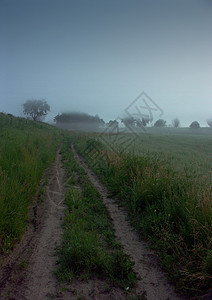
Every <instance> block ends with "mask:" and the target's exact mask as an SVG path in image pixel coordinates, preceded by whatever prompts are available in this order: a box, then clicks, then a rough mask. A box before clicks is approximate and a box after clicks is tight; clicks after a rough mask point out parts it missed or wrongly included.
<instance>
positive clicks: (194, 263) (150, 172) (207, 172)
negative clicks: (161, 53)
mask: <svg viewBox="0 0 212 300" xmlns="http://www.w3.org/2000/svg"><path fill="white" fill-rule="evenodd" d="M67 136H69V141H68V143H69V144H68V146H67V144H66V142H65V141H66V140H67ZM70 139H71V140H70ZM72 142H73V143H74V145H75V148H76V149H77V151H78V153H79V154H81V155H82V156H83V157H84V158H85V160H86V163H87V164H88V166H90V168H92V169H93V171H94V172H95V173H96V174H97V175H98V176H99V178H100V179H101V180H102V182H103V183H105V184H106V185H107V187H108V190H109V191H110V197H113V198H115V199H117V201H118V202H119V204H120V205H123V206H125V208H126V210H127V211H128V215H129V220H130V222H131V224H132V225H133V226H134V227H135V229H136V230H137V232H138V233H139V235H140V237H141V238H142V239H146V240H149V242H150V244H151V247H153V248H155V250H156V251H157V253H158V255H159V257H160V261H161V266H162V268H164V269H165V270H166V271H167V272H168V274H169V277H170V279H171V280H172V281H173V282H174V284H175V286H176V288H177V289H178V291H180V292H182V293H184V294H186V295H192V296H193V295H201V294H203V293H205V292H206V291H207V290H208V289H209V288H210V287H211V282H212V276H211V274H212V232H211V228H212V226H211V225H212V205H211V203H212V201H211V200H212V197H211V182H212V180H211V179H212V177H211V176H212V161H211V153H212V134H211V131H210V130H208V129H207V130H202V131H198V132H192V131H189V130H188V129H186V130H184V129H182V130H180V129H179V130H177V131H174V130H169V129H168V128H167V129H166V130H165V131H161V130H158V131H157V132H156V131H155V130H152V131H150V132H146V133H137V135H136V138H135V136H133V135H132V134H129V133H128V134H123V133H120V134H119V135H116V134H105V135H104V136H103V135H102V134H99V133H98V134H97V133H83V132H81V133H80V132H69V133H67V132H65V131H62V130H60V129H57V128H55V127H53V126H50V125H48V124H45V123H40V122H33V121H29V120H27V119H23V118H15V117H13V116H11V115H6V114H2V113H1V114H0V254H5V253H7V252H8V251H9V250H11V249H13V247H14V245H15V244H16V242H18V241H19V240H20V239H21V237H22V234H23V232H24V230H25V228H26V226H27V221H28V208H29V206H30V204H31V203H32V201H33V199H34V197H35V195H36V194H39V193H41V190H40V189H43V187H39V185H40V180H41V178H42V175H43V173H44V170H45V169H46V168H47V167H48V166H49V165H50V164H51V163H52V162H53V161H54V159H55V154H56V150H57V149H58V147H59V145H60V144H61V143H64V147H63V150H62V152H63V157H64V167H65V168H66V170H67V174H69V175H68V176H70V178H69V182H68V183H69V184H70V186H72V187H71V189H70V191H69V192H68V193H67V195H66V205H67V207H68V209H67V212H66V216H65V221H64V238H63V247H62V249H61V251H60V253H59V255H60V259H59V262H60V267H59V269H58V273H57V275H58V278H60V279H62V280H71V278H72V277H73V276H77V277H78V278H80V276H84V278H86V276H89V270H92V272H94V273H96V274H99V275H100V274H101V276H103V277H104V278H107V279H108V280H110V281H112V282H116V284H119V285H120V286H122V287H125V286H130V285H133V283H134V282H135V277H134V274H133V273H132V271H131V270H132V269H131V268H132V264H131V262H130V260H128V259H127V258H126V257H125V256H124V255H123V254H122V252H121V249H120V247H119V245H117V244H116V242H115V240H114V233H113V231H112V228H111V224H110V222H109V221H108V219H107V217H108V216H107V212H106V210H105V208H104V206H103V204H102V202H101V197H100V195H98V193H97V192H96V190H95V188H94V187H93V186H92V185H91V183H90V182H89V181H88V180H87V178H86V176H85V174H84V173H83V170H81V169H80V168H79V167H77V166H76V162H74V160H73V157H72V155H71V153H70V152H69V150H70V144H71V143H72ZM67 147H68V148H67ZM76 174H77V176H78V177H79V178H80V182H81V184H80V185H81V186H80V188H81V192H80V193H79V192H78V191H77V190H75V189H74V188H73V187H74V185H75V184H76ZM38 187H39V188H38ZM41 198H42V197H41ZM41 200H42V199H41ZM90 229H91V230H90ZM79 241H80V242H79ZM85 241H86V243H85ZM73 245H74V246H73ZM89 245H90V246H89ZM83 247H84V248H83ZM112 248H113V249H114V253H113V254H112V252H113V251H111V250H112ZM76 249H78V250H79V251H78V252H77V253H76V251H75V250H76ZM82 249H84V250H83V251H81V250H82ZM108 249H109V252H108ZM76 255H78V256H77V257H76ZM77 260H78V261H79V262H81V264H78V263H77V264H75V263H76V261H77ZM116 269H117V270H119V271H120V272H119V273H120V274H123V277H119V276H118V275H119V274H117V272H116ZM83 274H84V275H83ZM128 275H129V276H128Z"/></svg>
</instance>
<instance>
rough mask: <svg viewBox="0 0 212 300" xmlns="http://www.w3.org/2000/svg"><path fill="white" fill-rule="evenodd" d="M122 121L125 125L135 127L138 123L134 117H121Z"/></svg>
mask: <svg viewBox="0 0 212 300" xmlns="http://www.w3.org/2000/svg"><path fill="white" fill-rule="evenodd" d="M121 122H122V123H123V124H124V125H125V127H129V126H131V127H134V126H135V125H136V120H135V119H134V118H133V117H124V118H122V119H121Z"/></svg>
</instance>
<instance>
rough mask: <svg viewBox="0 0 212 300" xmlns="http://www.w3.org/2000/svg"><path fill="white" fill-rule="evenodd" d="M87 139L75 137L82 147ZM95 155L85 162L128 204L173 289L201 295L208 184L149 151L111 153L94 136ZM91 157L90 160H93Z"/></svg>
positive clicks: (210, 211)
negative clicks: (178, 169) (140, 153)
mask: <svg viewBox="0 0 212 300" xmlns="http://www.w3.org/2000/svg"><path fill="white" fill-rule="evenodd" d="M90 142H91V140H87V141H86V139H85V138H84V139H81V140H78V142H77V141H76V142H75V144H76V147H77V149H78V151H79V152H80V153H81V154H82V155H84V156H85V157H86V152H85V151H84V150H85V149H86V148H87V147H88V144H89V143H90ZM93 142H94V143H95V144H96V147H95V148H97V146H98V147H99V148H98V155H97V154H96V155H95V154H94V153H93V158H92V155H90V154H89V155H88V156H87V157H86V159H87V163H88V164H89V165H90V166H91V167H92V168H93V169H94V171H95V172H96V173H97V174H98V175H99V176H100V177H101V179H102V180H103V181H104V182H105V183H106V184H107V186H108V187H109V190H110V193H111V196H115V197H117V198H119V199H120V201H121V202H122V203H123V204H124V205H125V206H126V207H127V208H128V211H129V215H130V217H131V222H132V224H133V225H134V226H135V227H136V229H137V230H138V232H139V233H140V235H141V236H142V237H145V238H147V239H149V240H151V241H152V245H153V246H154V247H155V248H156V249H158V250H159V254H160V258H161V262H162V266H163V267H164V268H166V270H167V271H168V272H169V275H170V277H171V278H172V279H173V280H174V282H175V284H176V286H177V288H178V289H179V290H181V291H183V292H186V293H187V294H195V293H196V294H201V293H202V292H204V291H206V290H207V289H208V288H210V287H211V282H212V276H211V274H212V232H211V228H212V227H211V225H212V206H211V186H209V185H208V184H207V185H205V186H203V185H202V184H199V182H198V180H197V178H193V177H192V172H180V171H176V170H175V169H173V167H172V165H171V164H170V163H169V162H168V161H165V160H161V159H159V158H157V157H155V156H154V157H153V156H152V155H145V156H136V155H129V154H122V155H115V154H114V153H111V152H109V151H106V150H105V149H104V147H103V146H102V145H101V144H99V142H98V141H93ZM94 160H95V163H94Z"/></svg>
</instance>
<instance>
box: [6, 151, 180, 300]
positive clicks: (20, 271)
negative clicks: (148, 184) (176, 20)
mask: <svg viewBox="0 0 212 300" xmlns="http://www.w3.org/2000/svg"><path fill="white" fill-rule="evenodd" d="M72 151H73V153H74V157H75V159H76V160H77V161H78V163H79V164H80V165H81V166H82V167H83V168H84V169H85V171H86V173H87V176H88V178H89V179H90V181H91V182H92V183H93V185H94V186H95V188H96V189H97V191H98V192H99V193H100V194H101V195H102V199H103V201H104V203H105V205H106V207H107V209H108V210H109V212H110V215H111V218H112V220H113V224H114V229H115V232H116V238H117V240H118V241H120V242H121V244H122V245H123V250H124V251H125V253H127V254H128V255H129V256H130V257H131V258H132V259H133V261H134V262H135V265H134V271H135V272H136V273H137V274H138V276H139V278H140V280H139V281H138V284H137V286H136V293H137V294H138V295H144V291H145V292H146V295H147V299H149V300H160V299H161V300H166V299H170V300H175V299H183V298H181V297H179V296H178V295H177V294H176V293H175V292H174V289H173V287H172V286H171V285H170V284H169V283H168V282H167V280H166V276H165V275H164V273H163V272H162V271H161V270H160V268H159V264H158V259H157V256H156V255H155V254H154V253H153V252H152V251H150V250H148V245H147V243H145V242H143V241H140V240H139V238H138V236H137V234H136V233H135V231H134V230H133V229H132V227H131V226H130V225H129V223H128V222H127V221H126V213H125V212H124V210H123V209H122V208H119V207H118V205H117V204H116V203H115V202H114V201H113V200H112V199H109V198H108V197H107V194H108V192H107V189H106V187H105V186H104V185H103V184H102V183H101V182H100V181H99V180H98V178H97V177H96V176H95V175H94V174H93V172H92V171H91V170H90V169H89V168H88V167H87V166H86V164H85V163H84V161H83V159H82V158H81V157H79V156H78V154H77V153H76V151H75V149H74V147H73V146H72ZM44 177H45V178H48V185H47V187H46V193H45V195H44V199H43V202H42V203H40V200H39V199H36V200H35V201H34V203H33V206H32V207H31V208H30V216H31V217H30V221H29V225H28V227H27V231H26V233H25V234H24V236H23V238H22V241H21V242H20V243H19V245H17V247H16V249H15V250H14V251H13V252H12V254H11V255H9V257H8V258H7V259H5V260H4V262H3V267H2V268H1V270H0V300H4V299H7V300H9V299H10V300H12V299H14V300H16V299H17V300H24V299H27V300H45V299H96V300H100V299H114V300H116V299H126V295H125V294H124V292H123V291H121V290H120V289H119V288H117V287H110V288H108V287H106V283H105V282H103V281H100V280H98V279H92V280H88V281H87V282H86V281H79V280H74V281H73V282H72V283H71V284H70V285H65V288H64V286H63V285H61V284H59V283H58V282H57V280H56V277H55V275H54V272H55V269H56V261H57V257H56V254H55V253H56V248H58V247H60V245H61V239H62V226H61V225H62V223H63V217H64V209H65V207H64V192H65V190H66V187H65V172H64V170H63V168H62V163H61V155H60V151H59V150H58V152H57V155H56V160H55V162H54V164H53V165H52V166H51V167H50V168H48V170H47V171H46V172H45V176H44ZM141 299H145V297H144V298H141Z"/></svg>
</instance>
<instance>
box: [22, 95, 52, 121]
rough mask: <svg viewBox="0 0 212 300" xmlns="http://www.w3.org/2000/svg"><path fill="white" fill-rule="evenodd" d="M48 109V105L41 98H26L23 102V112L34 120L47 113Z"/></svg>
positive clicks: (38, 119)
mask: <svg viewBox="0 0 212 300" xmlns="http://www.w3.org/2000/svg"><path fill="white" fill-rule="evenodd" d="M48 111H50V106H49V105H48V104H47V102H46V100H43V99H42V100H27V101H26V102H25V103H24V104H23V113H24V114H25V115H29V116H30V117H31V118H32V119H33V120H34V121H40V120H41V119H42V118H44V117H45V116H46V115H47V113H48Z"/></svg>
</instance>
